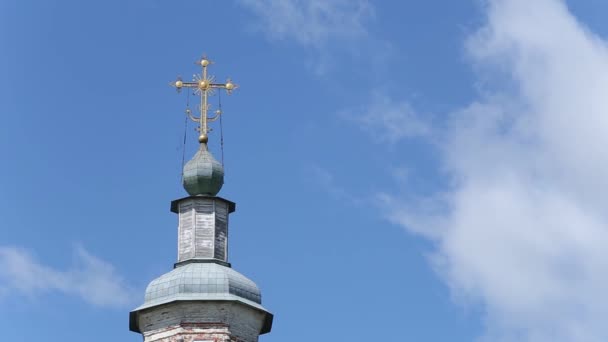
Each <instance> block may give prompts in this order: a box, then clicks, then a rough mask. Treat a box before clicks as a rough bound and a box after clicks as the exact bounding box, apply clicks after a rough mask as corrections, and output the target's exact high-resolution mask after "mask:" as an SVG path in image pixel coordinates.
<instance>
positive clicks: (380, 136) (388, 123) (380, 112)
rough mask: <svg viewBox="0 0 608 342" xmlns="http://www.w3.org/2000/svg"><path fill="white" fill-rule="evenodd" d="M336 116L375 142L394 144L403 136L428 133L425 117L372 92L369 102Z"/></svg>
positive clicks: (428, 125) (409, 106) (418, 136)
mask: <svg viewBox="0 0 608 342" xmlns="http://www.w3.org/2000/svg"><path fill="white" fill-rule="evenodd" d="M339 116H340V117H342V118H343V119H345V120H347V121H350V122H353V123H355V124H357V125H358V126H359V127H360V128H361V129H362V130H364V131H365V132H367V133H369V134H370V136H371V137H372V139H374V140H375V141H377V142H387V143H391V144H394V143H396V142H398V141H400V140H402V139H405V138H421V137H427V138H429V137H430V136H431V125H430V124H429V118H426V119H423V118H422V117H421V116H420V114H419V113H417V112H416V111H414V109H413V108H412V106H411V105H410V104H409V103H408V102H407V101H397V100H395V99H392V98H390V97H388V96H386V95H381V94H375V95H374V96H373V97H372V101H371V102H370V103H368V104H366V105H364V106H361V107H359V108H349V109H347V110H344V111H342V112H341V113H340V114H339Z"/></svg>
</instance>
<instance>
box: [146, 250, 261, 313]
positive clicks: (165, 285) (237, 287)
mask: <svg viewBox="0 0 608 342" xmlns="http://www.w3.org/2000/svg"><path fill="white" fill-rule="evenodd" d="M175 300H209V301H211V300H238V301H241V302H244V303H246V304H249V305H251V306H254V307H256V308H258V309H261V310H264V311H266V310H265V309H264V308H263V307H262V306H261V305H260V304H261V303H262V297H261V293H260V289H259V288H258V287H257V285H256V284H255V283H254V282H253V281H251V280H249V279H248V278H247V277H245V276H244V275H242V274H240V273H239V272H237V271H235V270H233V269H232V268H229V267H226V266H223V265H220V264H216V263H213V262H205V263H202V262H194V263H189V264H185V265H182V266H179V267H177V268H175V269H173V270H172V271H171V272H169V273H166V274H164V275H162V276H160V277H159V278H157V279H155V280H153V281H152V282H151V283H150V284H149V285H148V287H147V288H146V296H145V301H144V304H143V305H142V306H140V307H139V308H137V309H136V310H141V309H145V308H148V307H152V306H156V305H160V304H164V303H168V302H172V301H175Z"/></svg>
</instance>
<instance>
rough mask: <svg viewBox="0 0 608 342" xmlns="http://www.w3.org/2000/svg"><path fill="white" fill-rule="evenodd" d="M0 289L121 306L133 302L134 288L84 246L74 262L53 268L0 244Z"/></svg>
mask: <svg viewBox="0 0 608 342" xmlns="http://www.w3.org/2000/svg"><path fill="white" fill-rule="evenodd" d="M0 289H2V292H1V293H2V295H4V296H6V295H14V294H19V295H22V296H26V297H30V298H35V297H37V296H38V295H41V294H43V293H47V292H53V291H55V292H62V293H64V294H67V295H74V296H78V297H80V298H81V299H82V300H84V301H86V302H88V303H89V304H92V305H95V306H100V307H124V306H129V305H131V304H133V303H132V301H133V298H134V297H133V296H132V294H133V290H132V289H131V288H130V287H129V286H128V285H126V282H125V280H124V278H123V277H121V276H120V275H119V274H117V272H116V270H115V269H114V267H113V266H112V265H111V264H109V263H107V262H105V261H103V260H101V259H99V258H97V257H95V256H93V255H91V254H90V253H89V252H87V251H86V250H85V249H84V248H82V247H78V248H76V251H75V265H74V266H73V267H72V268H70V269H67V270H60V269H55V268H53V267H51V266H47V265H44V264H43V263H41V262H40V261H38V260H37V259H36V258H35V257H34V256H33V255H32V254H31V253H30V252H28V251H26V250H24V249H21V248H17V247H6V246H5V247H0Z"/></svg>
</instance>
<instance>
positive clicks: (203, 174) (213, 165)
mask: <svg viewBox="0 0 608 342" xmlns="http://www.w3.org/2000/svg"><path fill="white" fill-rule="evenodd" d="M196 64H197V65H200V66H201V67H202V71H201V73H200V74H195V75H194V76H193V79H192V82H184V81H183V80H182V79H181V77H178V78H177V79H176V80H175V81H174V82H172V83H171V85H172V86H173V87H175V89H176V90H177V91H178V92H179V91H181V90H182V89H183V88H186V89H187V90H188V91H190V89H192V90H194V93H195V94H196V95H199V96H200V105H199V116H195V115H194V114H192V112H191V111H190V109H187V110H186V114H187V115H188V117H189V118H190V119H191V120H192V121H194V122H197V123H198V124H199V126H198V127H197V130H198V131H199V133H200V134H199V137H198V141H199V143H200V144H201V145H200V148H199V150H198V152H197V153H196V154H195V155H194V157H193V158H192V159H191V160H190V161H189V162H188V163H187V164H186V165H185V166H184V170H183V186H184V189H185V190H186V191H187V192H188V194H190V195H191V196H196V195H210V196H215V195H217V193H218V192H219V191H220V189H221V188H222V185H223V184H224V167H223V165H221V164H220V163H219V162H218V161H217V160H216V159H215V158H214V157H213V155H212V154H211V152H209V149H208V148H207V142H208V141H209V136H208V134H209V131H210V128H209V123H210V122H213V121H215V120H217V119H218V118H219V117H220V115H222V111H221V110H220V109H219V108H218V109H217V110H216V111H215V112H214V114H213V115H212V116H209V110H210V108H211V106H210V105H209V97H210V96H212V95H213V94H214V92H215V90H219V91H222V90H225V91H226V92H227V93H228V94H229V95H230V94H231V93H232V91H233V90H235V89H236V88H238V85H236V84H234V83H232V81H231V80H230V78H229V79H227V80H226V82H225V83H215V82H214V80H215V77H214V76H211V75H209V73H208V70H207V68H208V67H209V65H211V64H212V62H211V61H210V60H209V59H208V58H207V56H204V55H203V57H201V59H199V60H198V61H196Z"/></svg>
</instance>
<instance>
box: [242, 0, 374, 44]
mask: <svg viewBox="0 0 608 342" xmlns="http://www.w3.org/2000/svg"><path fill="white" fill-rule="evenodd" d="M240 2H241V4H243V5H244V6H246V7H247V8H249V9H251V10H252V11H253V12H254V13H255V14H256V15H257V16H258V17H259V18H260V20H261V21H262V25H261V28H262V30H263V31H264V32H266V33H267V34H268V36H269V37H270V38H272V39H276V40H294V41H296V42H297V43H298V44H301V45H303V46H304V47H312V48H321V47H323V46H324V45H325V44H327V43H328V42H329V41H331V40H336V39H339V40H344V39H346V40H349V39H357V38H361V37H365V36H367V34H368V32H367V29H366V28H365V25H364V22H365V21H366V20H368V19H370V18H371V17H373V15H374V10H373V8H372V6H371V5H370V4H369V3H368V1H367V0H267V1H257V0H241V1H240Z"/></svg>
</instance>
